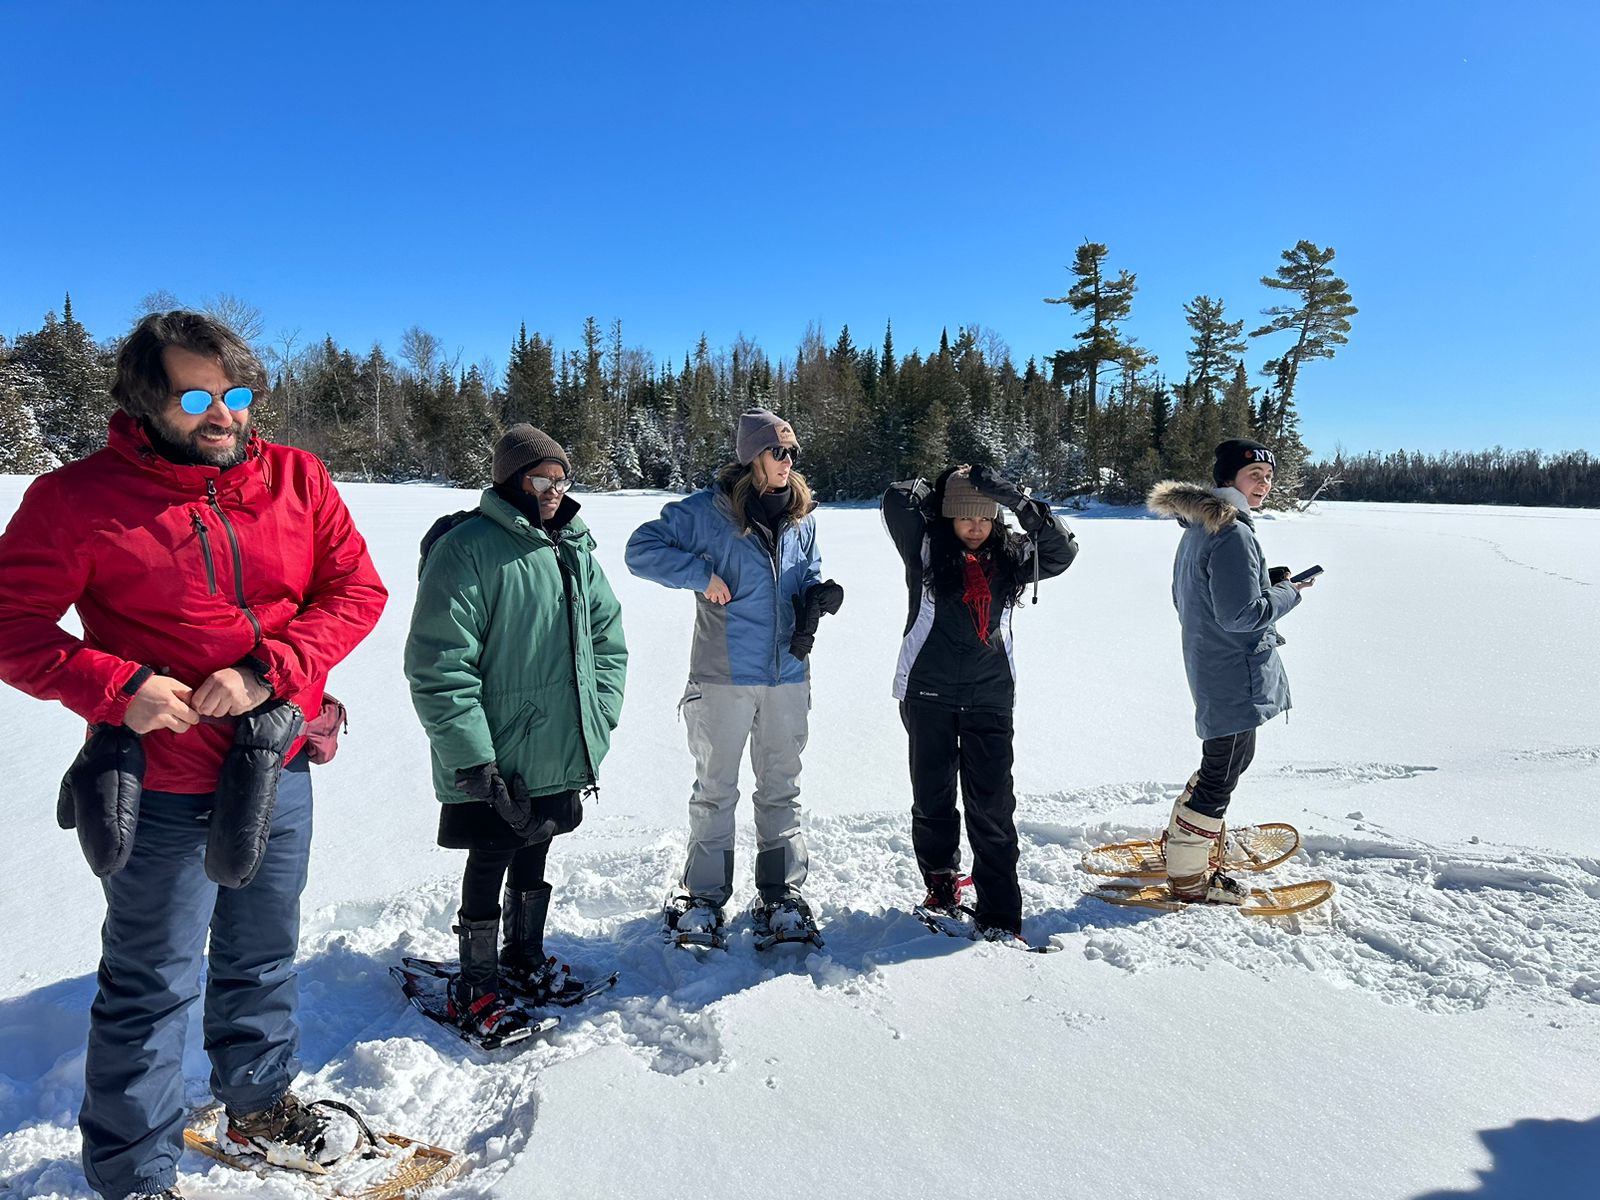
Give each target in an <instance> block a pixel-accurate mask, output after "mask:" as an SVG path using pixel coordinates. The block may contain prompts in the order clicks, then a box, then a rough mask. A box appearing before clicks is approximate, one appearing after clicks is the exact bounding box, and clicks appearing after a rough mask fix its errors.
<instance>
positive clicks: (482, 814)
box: [439, 800, 530, 850]
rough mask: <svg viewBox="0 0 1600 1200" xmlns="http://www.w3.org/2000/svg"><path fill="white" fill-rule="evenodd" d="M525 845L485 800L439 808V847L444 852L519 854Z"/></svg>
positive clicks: (462, 802) (526, 841) (527, 842)
mask: <svg viewBox="0 0 1600 1200" xmlns="http://www.w3.org/2000/svg"><path fill="white" fill-rule="evenodd" d="M529 844H530V842H529V840H528V839H527V838H524V837H519V836H518V835H517V832H516V830H514V829H512V828H511V826H509V825H507V824H506V823H505V820H504V819H503V818H502V817H501V816H500V814H499V813H497V812H495V810H494V809H493V808H491V807H490V806H489V803H488V801H486V800H463V801H459V802H456V803H452V804H442V805H440V806H439V845H441V846H443V847H444V848H445V849H446V850H520V849H522V847H524V846H526V845H529Z"/></svg>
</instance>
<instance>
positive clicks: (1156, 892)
mask: <svg viewBox="0 0 1600 1200" xmlns="http://www.w3.org/2000/svg"><path fill="white" fill-rule="evenodd" d="M1089 895H1091V896H1093V897H1094V898H1095V899H1096V900H1104V901H1105V902H1106V903H1107V904H1121V905H1129V906H1132V907H1134V908H1154V909H1159V910H1160V911H1162V912H1172V911H1173V910H1175V909H1179V908H1231V909H1234V910H1236V911H1238V912H1240V913H1243V914H1244V915H1245V916H1247V917H1287V916H1289V915H1291V914H1293V913H1300V912H1305V911H1306V910H1307V909H1311V908H1316V907H1317V905H1319V904H1322V903H1323V902H1324V901H1326V900H1329V899H1330V898H1332V896H1333V884H1331V883H1329V882H1328V881H1327V880H1326V879H1307V880H1304V881H1303V882H1300V883H1286V884H1283V885H1282V886H1281V887H1270V888H1252V889H1251V891H1250V899H1249V900H1247V901H1245V903H1243V904H1208V903H1205V902H1201V901H1188V900H1177V899H1174V898H1173V895H1172V892H1171V891H1170V890H1169V889H1168V887H1167V885H1166V884H1165V883H1145V884H1139V883H1102V884H1101V885H1100V886H1099V887H1097V888H1095V890H1094V891H1092V892H1090V893H1089Z"/></svg>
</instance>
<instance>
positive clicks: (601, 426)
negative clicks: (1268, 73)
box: [0, 241, 1561, 503]
mask: <svg viewBox="0 0 1600 1200" xmlns="http://www.w3.org/2000/svg"><path fill="white" fill-rule="evenodd" d="M1333 258H1334V251H1333V250H1332V249H1331V248H1321V247H1318V246H1316V245H1314V244H1313V243H1311V242H1308V241H1301V242H1299V243H1297V244H1296V245H1295V246H1294V247H1293V248H1291V249H1289V250H1286V251H1284V252H1283V254H1282V255H1281V263H1280V265H1279V266H1278V267H1277V269H1276V271H1275V272H1274V273H1273V274H1271V275H1265V276H1263V277H1262V278H1261V283H1262V285H1263V286H1264V287H1266V288H1267V289H1268V295H1269V296H1270V297H1273V298H1276V299H1280V300H1281V301H1282V302H1281V303H1277V304H1273V305H1270V306H1268V307H1266V308H1264V309H1262V310H1261V311H1262V314H1263V316H1264V317H1265V320H1264V322H1263V323H1262V324H1261V325H1260V326H1259V327H1258V328H1256V329H1253V330H1252V331H1250V333H1249V334H1248V335H1247V334H1246V333H1245V331H1244V326H1245V322H1244V321H1243V320H1229V319H1228V314H1227V312H1226V310H1225V308H1224V305H1223V302H1222V301H1221V300H1219V299H1216V298H1213V297H1210V296H1204V295H1201V296H1196V297H1195V298H1194V299H1193V300H1192V301H1190V302H1189V303H1187V304H1185V305H1184V306H1183V317H1184V320H1185V322H1186V324H1187V326H1188V329H1189V336H1190V346H1189V349H1188V350H1187V352H1186V354H1185V362H1184V364H1183V371H1184V374H1183V377H1182V379H1181V380H1180V381H1177V382H1174V381H1172V380H1171V379H1170V378H1168V377H1167V376H1166V375H1164V374H1163V373H1161V371H1160V370H1159V364H1158V363H1157V360H1156V358H1155V356H1154V355H1153V354H1151V353H1150V352H1149V351H1147V350H1146V349H1144V348H1143V347H1142V346H1140V345H1139V344H1138V342H1137V341H1136V340H1135V339H1134V338H1133V337H1132V336H1130V335H1129V334H1128V332H1127V331H1126V327H1127V324H1128V321H1129V318H1130V316H1131V313H1132V310H1133V301H1134V297H1135V295H1136V293H1137V277H1136V276H1135V275H1134V274H1132V273H1131V272H1129V271H1127V270H1123V269H1118V270H1115V271H1113V269H1112V268H1111V266H1110V265H1109V261H1108V260H1109V254H1108V250H1107V247H1106V246H1105V245H1104V244H1102V243H1097V242H1088V241H1086V242H1084V243H1083V244H1082V245H1081V246H1079V247H1077V250H1076V253H1075V255H1074V259H1073V262H1072V263H1071V265H1070V266H1069V267H1068V271H1069V272H1070V275H1071V283H1070V286H1069V288H1068V290H1067V292H1066V294H1065V295H1062V296H1059V297H1052V298H1047V299H1046V301H1045V302H1046V303H1049V304H1052V305H1061V306H1063V307H1064V308H1065V309H1066V310H1067V314H1066V315H1067V321H1066V322H1065V325H1066V330H1065V332H1067V333H1069V334H1070V337H1069V338H1066V339H1064V340H1069V342H1070V344H1069V346H1068V347H1067V348H1065V349H1061V350H1057V351H1055V352H1053V353H1049V354H1043V355H1035V356H1032V357H1029V358H1028V359H1027V360H1026V361H1025V362H1023V363H1022V364H1021V365H1020V366H1019V365H1018V364H1017V362H1016V360H1015V358H1014V357H1013V355H1012V353H1011V350H1010V348H1009V347H1008V346H1007V345H1006V343H1005V341H1004V340H1003V339H1002V337H1001V336H1000V335H999V334H998V333H996V332H995V331H993V330H991V329H987V328H984V327H980V326H957V327H956V328H955V331H954V334H953V335H952V334H951V332H950V331H949V329H945V330H942V331H940V334H939V337H938V341H937V349H936V350H934V351H932V352H930V353H927V354H923V353H920V352H912V353H910V354H900V353H898V352H897V351H896V349H895V345H894V332H895V331H894V328H893V325H892V323H891V324H889V325H888V326H886V328H885V329H884V331H883V336H882V341H881V342H878V341H877V339H876V337H874V339H873V344H869V345H865V346H863V345H861V344H859V343H858V342H857V340H856V338H855V336H854V334H853V333H852V332H851V330H850V329H849V327H848V326H847V327H845V328H842V329H841V330H840V331H839V332H838V334H837V335H836V336H832V337H830V336H828V335H826V334H825V333H824V332H823V331H822V330H820V329H818V328H816V327H811V328H808V329H807V330H806V331H805V333H804V335H803V336H802V337H801V339H800V342H799V345H798V346H797V347H796V349H795V350H794V351H793V353H792V356H788V357H780V358H778V359H776V360H774V358H773V357H772V356H771V355H769V353H768V352H767V351H766V350H764V349H763V348H762V347H761V346H759V345H757V344H756V343H754V342H752V341H750V340H748V339H745V338H743V337H741V338H740V339H739V340H738V341H736V342H735V343H734V345H732V346H731V347H721V348H716V349H713V348H712V347H711V346H710V345H709V343H708V341H707V339H706V338H705V337H704V336H702V337H701V338H700V339H699V342H698V344H697V345H695V347H694V348H693V349H692V350H689V351H687V352H686V353H685V354H684V355H683V357H682V359H681V360H677V361H668V362H657V361H656V360H655V358H654V356H653V355H652V354H651V353H650V352H649V351H647V350H644V349H641V348H639V347H636V346H630V345H628V344H627V343H626V341H625V339H624V336H623V328H622V323H621V321H620V320H613V321H611V322H610V324H609V325H607V326H605V327H602V326H601V325H600V324H599V322H598V321H596V320H595V319H594V318H593V317H590V318H589V319H587V320H585V321H584V323H583V326H582V330H581V334H580V337H579V344H578V345H577V346H576V347H572V348H566V347H561V346H558V345H557V344H556V342H555V340H554V338H553V337H551V336H549V335H547V334H544V333H541V332H533V333H530V332H529V331H528V330H527V328H526V327H525V326H524V327H522V328H520V329H519V330H518V331H517V333H516V335H515V336H514V337H513V338H511V339H510V345H509V351H508V355H507V359H506V364H505V367H504V369H500V368H498V367H497V366H496V365H495V364H494V363H492V362H489V361H484V362H480V363H463V362H462V361H461V356H460V355H459V353H458V354H455V355H451V354H450V353H448V352H447V351H446V350H445V348H444V346H443V344H442V343H441V341H440V340H439V338H437V337H436V336H434V335H433V334H431V333H429V332H428V331H427V330H425V329H423V328H422V327H420V326H413V327H411V328H410V329H407V330H406V331H405V332H404V333H403V334H402V335H401V337H400V340H399V345H398V351H397V353H396V354H394V355H393V356H391V354H390V352H389V351H387V350H386V349H385V348H384V347H383V346H382V345H380V344H377V343H374V344H373V345H372V346H370V347H368V348H367V349H365V350H358V349H352V348H350V347H346V346H341V345H339V344H338V343H336V342H335V341H334V340H333V339H332V338H331V337H325V338H323V339H322V340H321V341H320V342H316V341H311V342H308V343H302V342H301V340H300V338H299V336H298V334H297V333H283V334H279V335H278V336H277V338H276V339H270V340H269V339H266V338H264V337H263V331H262V322H261V318H260V313H259V311H257V310H256V309H254V308H253V307H252V306H250V305H249V304H248V303H247V302H245V301H242V300H240V299H238V298H236V297H231V296H221V297H216V298H213V299H212V300H210V301H207V302H206V303H205V304H203V305H200V306H199V307H202V308H204V309H205V310H206V311H208V312H211V313H212V315H214V316H216V317H218V318H219V319H221V320H224V321H226V322H227V323H228V324H229V325H230V326H232V327H233V328H234V329H236V330H238V331H239V332H240V333H241V334H242V335H243V336H244V337H245V338H246V339H247V340H249V341H251V342H252V344H254V345H255V346H256V347H257V349H258V351H259V353H260V354H261V356H262V358H263V360H264V361H265V362H266V364H267V366H268V368H269V371H270V374H271V378H272V386H271V389H270V392H269V394H268V395H266V396H264V397H261V398H259V399H258V401H257V403H256V406H255V408H254V410H253V417H254V420H255V421H256V423H257V425H258V427H259V428H260V429H261V430H262V432H263V433H264V434H265V435H266V436H268V437H271V438H274V439H276V440H279V441H283V442H287V443H290V444H293V445H298V446H303V447H305V448H306V449H309V450H312V451H313V452H315V453H317V454H318V455H319V456H321V457H322V458H323V459H324V460H325V461H326V462H327V463H328V465H329V467H330V469H331V470H332V471H333V472H334V474H335V475H336V476H337V477H339V478H342V479H361V480H394V481H398V480H408V479H432V480H436V481H439V482H445V483H451V484H456V485H460V486H477V485H480V484H482V483H483V482H484V481H485V480H486V479H487V477H488V473H489V462H490V452H491V448H492V446H493V444H494V441H495V439H496V438H497V437H498V436H499V434H500V432H501V431H502V430H503V429H504V428H505V427H506V426H507V425H510V424H512V423H514V422H517V421H528V422H531V423H533V424H535V425H537V426H539V427H540V428H543V429H545V430H547V431H549V432H551V433H552V434H554V435H555V436H557V437H559V438H561V439H562V440H563V441H565V442H566V444H567V446H568V448H569V450H570V452H571V455H572V460H573V467H574V473H575V475H576V476H577V477H578V479H579V481H580V483H581V484H583V485H584V486H586V487H589V488H593V489H597V490H604V489H613V488H626V487H650V488H666V489H671V490H685V489H689V488H693V487H698V486H702V485H704V484H705V483H706V482H707V481H708V480H709V479H710V478H711V476H712V475H713V474H714V473H715V471H716V469H717V468H718V467H719V466H720V465H721V464H722V463H723V462H725V461H727V459H728V458H729V457H730V455H731V444H732V430H733V427H734V424H735V421H736V419H737V415H738V414H739V413H740V412H742V411H745V410H747V409H750V408H753V407H769V408H773V409H775V410H777V411H778V412H781V413H782V414H783V415H784V416H785V417H787V418H788V419H789V420H790V421H791V422H792V423H793V424H794V426H795V428H796V430H797V432H798V433H799V435H800V438H801V441H802V443H803V446H804V455H803V458H802V469H803V470H804V471H805V473H806V476H807V478H808V479H809V480H810V481H811V483H812V485H813V487H814V489H815V490H816V492H817V494H818V496H819V497H821V498H823V499H851V498H863V497H869V496H872V495H875V494H877V492H878V491H879V490H880V489H881V488H882V486H883V485H884V483H885V481H887V480H890V479H899V478H906V477H909V476H913V475H918V474H921V475H928V474H931V473H933V472H935V471H937V470H938V469H939V468H940V467H941V466H943V465H945V464H948V463H951V462H972V463H984V464H987V465H990V466H993V467H996V468H998V469H1000V470H1002V471H1003V472H1005V473H1007V474H1009V475H1012V476H1014V477H1016V478H1019V479H1021V480H1023V481H1024V482H1026V483H1028V484H1030V485H1032V486H1033V487H1034V488H1035V489H1036V490H1037V491H1038V492H1040V493H1041V494H1043V495H1048V496H1053V497H1056V498H1058V499H1064V498H1067V497H1072V496H1079V495H1086V494H1096V495H1099V496H1100V497H1102V498H1104V499H1106V500H1108V501H1111V502H1113V503H1134V502H1138V501H1139V500H1141V499H1142V498H1143V496H1144V494H1145V492H1146V491H1147V489H1148V488H1149V486H1150V485H1151V484H1152V483H1154V482H1155V481H1156V480H1158V479H1160V478H1163V477H1168V476H1172V477H1178V478H1189V479H1204V478H1206V477H1207V474H1208V472H1209V469H1210V462H1211V452H1212V448H1213V447H1214V446H1215V445H1216V444H1217V442H1219V441H1221V440H1222V439H1223V438H1225V437H1233V436H1253V437H1257V438H1259V439H1260V440H1262V441H1264V442H1266V443H1267V444H1268V445H1270V446H1272V447H1273V448H1274V450H1275V451H1276V452H1277V455H1278V460H1279V468H1278V479H1279V484H1280V486H1279V488H1278V491H1277V494H1278V495H1279V496H1280V497H1282V498H1283V499H1284V500H1285V501H1288V500H1292V499H1293V498H1294V497H1295V496H1297V495H1303V494H1308V493H1309V492H1310V491H1311V490H1312V488H1313V487H1314V486H1315V485H1316V484H1317V482H1318V480H1317V479H1312V478H1308V470H1307V460H1308V458H1309V453H1308V451H1307V449H1306V447H1305V446H1304V444H1303V443H1302V441H1301V439H1300V434H1299V417H1298V414H1297V411H1296V407H1295V386H1296V383H1297V381H1298V378H1299V372H1300V369H1301V367H1303V366H1305V365H1306V364H1308V363H1310V362H1312V361H1314V360H1316V359H1318V358H1332V357H1333V356H1334V353H1335V352H1336V350H1337V349H1338V347H1340V346H1342V345H1344V344H1345V343H1346V342H1347V340H1348V337H1347V335H1348V332H1349V329H1350V317H1351V316H1353V315H1354V314H1355V313H1356V311H1357V310H1356V308H1355V306H1354V305H1353V304H1352V303H1351V300H1350V295H1349V290H1348V287H1347V285H1346V284H1345V282H1344V280H1342V279H1340V278H1339V277H1338V276H1337V275H1336V274H1335V273H1334V271H1333V267H1332V261H1333ZM177 306H178V301H177V298H176V297H174V296H172V295H170V294H169V293H152V294H151V295H150V296H147V297H146V298H145V299H144V300H143V301H142V302H141V305H140V310H139V312H138V313H135V314H134V315H135V316H138V315H142V313H143V312H146V311H155V310H160V309H166V308H171V307H177ZM1257 338H1261V339H1268V340H1267V341H1266V342H1264V343H1262V344H1264V345H1267V346H1270V347H1272V348H1273V349H1274V350H1275V351H1276V355H1275V357H1270V358H1267V359H1266V360H1265V362H1264V363H1263V364H1262V365H1261V366H1260V367H1258V369H1257V370H1258V376H1259V377H1264V381H1263V382H1262V383H1260V384H1257V383H1253V382H1252V377H1251V373H1250V372H1249V370H1248V369H1247V366H1246V362H1245V355H1246V350H1247V347H1248V346H1249V344H1250V341H1251V339H1257ZM115 349H116V344H115V342H97V341H96V340H95V338H94V337H92V336H91V334H90V333H89V331H88V330H87V329H85V328H84V326H83V325H82V324H81V323H80V322H78V321H77V320H76V319H75V317H74V316H73V313H72V306H71V299H70V296H69V297H68V299H67V302H66V304H65V305H64V306H63V310H62V313H61V315H60V316H57V315H56V314H54V313H50V314H47V315H46V317H45V318H44V323H43V325H42V327H41V328H40V329H38V330H36V331H33V332H29V333H23V334H20V335H18V336H17V337H16V338H15V339H14V340H13V341H10V342H8V341H6V340H5V339H4V338H3V337H0V471H8V472H24V473H27V472H37V471H41V470H46V469H48V468H49V467H51V466H53V465H55V464H57V463H59V462H63V461H67V460H69V459H73V458H77V457H81V456H82V455H84V454H87V453H89V452H91V451H92V450H94V449H96V448H98V446H99V445H101V444H102V442H103V438H104V427H105V420H106V417H107V416H108V414H109V410H110V407H111V405H110V400H109V397H108V395H107V391H108V385H109V382H110V377H111V369H112V361H113V359H114V355H115ZM1345 468H1346V469H1347V470H1348V469H1349V464H1345ZM1522 469H1525V468H1522ZM1537 469H1538V470H1546V469H1549V470H1555V469H1556V465H1555V463H1554V462H1551V463H1549V464H1545V463H1542V462H1541V464H1540V466H1539V467H1538V468H1537ZM1558 490H1559V489H1558ZM1339 494H1341V495H1353V492H1351V491H1350V490H1349V484H1347V485H1346V489H1345V490H1344V491H1342V492H1340V493H1339ZM1541 502H1543V501H1541ZM1549 502H1551V503H1560V502H1561V501H1549Z"/></svg>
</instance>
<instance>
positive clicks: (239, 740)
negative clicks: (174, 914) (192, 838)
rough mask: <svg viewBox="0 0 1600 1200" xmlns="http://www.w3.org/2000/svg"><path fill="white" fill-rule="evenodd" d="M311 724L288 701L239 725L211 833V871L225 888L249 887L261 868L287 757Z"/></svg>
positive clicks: (254, 712) (270, 704) (272, 703)
mask: <svg viewBox="0 0 1600 1200" xmlns="http://www.w3.org/2000/svg"><path fill="white" fill-rule="evenodd" d="M305 725H306V718H305V714H304V713H302V712H301V711H300V706H299V705H298V704H291V703H289V701H287V700H268V701H267V702H266V703H265V704H260V705H258V706H256V707H255V708H253V709H251V710H250V711H249V712H247V713H245V714H244V715H243V716H242V717H239V718H238V719H237V721H236V722H235V723H234V727H233V747H232V748H231V749H230V750H229V751H228V755H227V757H226V758H224V759H223V760H222V774H221V775H220V776H218V778H217V790H216V795H215V797H214V799H213V801H212V805H211V821H210V825H209V827H208V829H207V832H206V875H207V876H209V877H210V878H211V879H212V880H214V881H215V882H217V883H220V884H221V885H222V886H223V887H230V888H240V887H244V886H245V884H247V883H249V882H250V881H251V880H252V879H254V878H255V876H256V872H257V871H258V870H260V869H261V861H262V859H263V858H265V857H266V851H267V838H268V836H269V835H270V834H271V833H272V810H273V809H274V808H276V807H277V804H278V776H279V774H280V773H281V772H282V771H283V760H284V756H285V755H287V754H288V753H289V747H290V746H292V745H294V740H295V738H297V737H299V736H300V732H301V730H303V729H304V728H305Z"/></svg>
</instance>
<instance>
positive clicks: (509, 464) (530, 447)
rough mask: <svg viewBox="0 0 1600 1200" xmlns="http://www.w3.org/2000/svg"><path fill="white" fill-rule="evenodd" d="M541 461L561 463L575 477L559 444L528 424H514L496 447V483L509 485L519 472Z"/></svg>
mask: <svg viewBox="0 0 1600 1200" xmlns="http://www.w3.org/2000/svg"><path fill="white" fill-rule="evenodd" d="M542 462H558V463H560V464H561V469H562V470H563V471H565V472H566V473H567V474H568V475H571V474H572V463H571V462H569V461H568V460H567V452H566V451H565V450H563V449H562V448H561V443H560V442H558V441H556V440H555V438H553V437H551V436H550V435H549V434H548V433H545V432H544V430H542V429H535V428H534V427H533V426H532V425H529V424H527V423H526V422H522V423H520V424H517V425H513V426H512V427H511V428H510V429H508V430H506V431H505V432H504V433H502V434H501V435H500V440H499V441H498V442H496V443H495V444H494V481H495V482H496V483H509V482H510V481H511V480H512V479H514V478H515V477H516V474H517V472H518V471H520V470H522V469H523V468H525V467H534V466H538V465H539V464H540V463H542Z"/></svg>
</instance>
